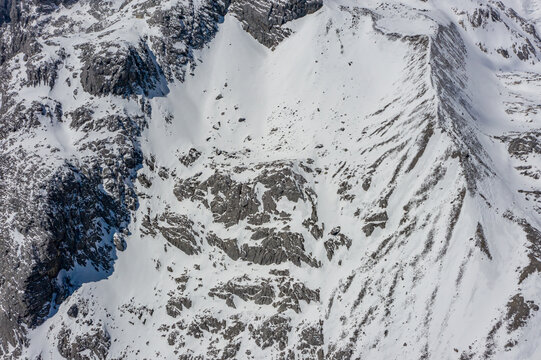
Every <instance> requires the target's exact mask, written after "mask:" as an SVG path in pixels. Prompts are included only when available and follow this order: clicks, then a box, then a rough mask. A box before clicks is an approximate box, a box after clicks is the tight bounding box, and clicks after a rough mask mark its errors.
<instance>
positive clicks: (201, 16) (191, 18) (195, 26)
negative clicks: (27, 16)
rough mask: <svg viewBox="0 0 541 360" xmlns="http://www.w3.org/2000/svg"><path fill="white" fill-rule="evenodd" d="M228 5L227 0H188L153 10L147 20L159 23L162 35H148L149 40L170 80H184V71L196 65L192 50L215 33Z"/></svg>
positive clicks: (204, 42)
mask: <svg viewBox="0 0 541 360" xmlns="http://www.w3.org/2000/svg"><path fill="white" fill-rule="evenodd" d="M228 6H229V0H209V1H205V2H203V4H202V6H195V5H194V3H193V2H192V1H190V2H188V3H187V4H186V5H182V4H177V5H174V6H173V8H172V9H167V10H161V9H158V10H156V11H154V13H153V14H152V17H151V18H150V19H149V24H151V25H156V26H158V27H159V29H160V31H161V33H162V36H159V37H158V36H151V37H150V42H151V43H152V47H153V49H155V53H156V57H157V58H158V61H159V63H160V64H161V66H162V68H163V70H164V72H165V76H166V77H167V79H168V80H169V81H171V80H173V79H175V78H176V79H178V80H180V81H184V79H185V76H186V71H187V70H193V69H194V68H195V66H196V62H195V59H194V57H193V51H194V50H197V49H201V48H203V46H204V45H205V44H207V43H208V42H209V41H210V40H211V39H212V38H213V37H214V35H215V34H216V32H217V31H218V24H219V23H220V22H222V21H223V17H224V16H225V14H226V12H227V8H228ZM178 44H181V46H177V45H178Z"/></svg>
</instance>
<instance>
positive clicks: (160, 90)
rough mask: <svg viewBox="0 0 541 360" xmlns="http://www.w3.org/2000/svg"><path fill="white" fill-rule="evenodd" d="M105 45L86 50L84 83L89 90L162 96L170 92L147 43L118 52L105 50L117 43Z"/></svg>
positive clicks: (105, 93) (84, 49)
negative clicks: (98, 48)
mask: <svg viewBox="0 0 541 360" xmlns="http://www.w3.org/2000/svg"><path fill="white" fill-rule="evenodd" d="M101 46H102V48H101V50H97V49H94V48H93V47H92V46H85V47H84V48H83V49H82V55H81V60H82V61H83V68H82V71H81V84H82V86H83V89H84V90H85V91H87V92H89V93H90V94H93V95H102V96H103V95H109V94H112V95H119V96H130V95H135V94H138V95H139V94H144V95H146V96H149V95H152V96H154V95H156V96H162V95H164V94H166V93H167V86H166V85H165V80H164V79H162V77H163V73H162V70H161V68H160V67H159V65H158V64H157V63H156V62H155V60H154V56H153V54H152V52H151V50H150V49H149V48H148V46H147V45H146V44H145V43H144V42H141V43H140V44H139V47H138V48H135V47H131V46H130V47H128V48H127V49H118V51H117V52H116V53H115V54H114V55H113V54H112V53H108V52H107V51H104V48H107V47H109V46H114V44H108V43H105V44H101Z"/></svg>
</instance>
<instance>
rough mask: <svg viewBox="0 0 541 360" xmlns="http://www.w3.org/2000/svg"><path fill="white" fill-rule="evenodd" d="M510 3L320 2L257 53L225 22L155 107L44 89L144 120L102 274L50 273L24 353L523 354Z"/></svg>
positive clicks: (536, 212) (528, 296) (527, 309)
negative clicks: (65, 287)
mask: <svg viewBox="0 0 541 360" xmlns="http://www.w3.org/2000/svg"><path fill="white" fill-rule="evenodd" d="M506 5H507V6H514V7H517V11H519V12H520V14H522V16H524V17H525V18H522V17H517V16H515V15H513V13H511V12H509V8H507V7H506V6H504V5H503V4H501V3H500V4H498V3H496V2H491V1H489V2H477V1H475V2H474V1H460V2H456V1H452V2H451V1H449V2H446V1H443V2H437V3H435V2H430V1H429V2H424V1H421V2H419V1H396V2H395V1H389V2H379V1H375V0H373V1H365V2H362V3H359V2H357V1H353V0H336V1H324V2H323V7H322V8H321V9H320V10H318V11H317V12H315V13H313V14H310V15H307V16H305V17H302V18H300V19H297V20H294V21H292V22H288V23H287V24H286V25H285V26H287V27H288V28H290V29H291V34H290V35H289V37H287V38H286V39H285V40H283V41H282V42H281V43H280V44H279V45H277V46H276V47H275V48H274V49H269V48H266V47H264V46H263V45H261V44H260V43H258V42H257V41H256V40H255V39H254V38H252V37H251V36H250V35H249V34H248V33H247V32H246V31H245V29H244V27H243V24H242V23H241V22H239V21H238V19H237V18H236V17H235V16H233V15H232V14H228V15H226V16H225V17H224V21H223V23H220V24H219V26H218V32H217V33H216V35H215V36H214V38H213V39H212V40H211V41H210V42H209V43H208V45H206V46H204V47H203V48H201V49H194V50H193V52H192V53H191V54H192V55H193V58H194V59H196V60H195V61H194V62H195V63H196V64H197V65H196V66H195V67H193V68H191V69H190V71H189V72H187V73H186V77H185V79H183V80H184V81H180V80H179V79H173V80H171V79H168V80H167V85H166V89H163V88H162V90H161V91H158V92H157V93H156V94H157V95H156V96H148V95H147V96H145V95H144V94H141V93H139V94H136V95H135V96H130V97H120V96H113V95H107V96H105V97H100V96H97V97H95V98H93V97H90V96H89V95H87V94H86V93H85V90H84V89H83V88H82V87H81V86H80V85H79V84H77V85H75V86H76V87H78V89H79V93H80V94H83V95H79V96H75V100H71V99H69V100H68V98H71V96H68V95H67V93H65V88H63V87H61V86H57V85H55V86H54V87H53V88H52V90H51V91H50V92H48V94H47V96H50V97H52V98H56V99H60V100H59V101H63V102H64V107H65V109H70V108H73V109H76V108H77V107H79V106H80V104H81V103H86V102H92V101H95V102H96V105H95V107H94V111H95V113H103V114H105V113H115V112H122V113H124V114H129V115H130V116H131V117H133V118H135V117H136V116H144V117H145V119H146V120H147V122H146V124H145V125H144V126H142V127H141V128H142V130H141V133H140V135H138V137H137V142H138V146H140V150H141V153H142V154H143V156H144V159H143V161H142V168H140V169H138V171H137V178H138V181H137V182H136V183H135V184H134V187H135V191H136V194H137V198H138V206H137V209H136V210H133V211H132V212H131V218H130V222H129V224H127V231H125V233H127V234H129V235H127V236H126V237H125V241H126V245H127V246H126V249H125V250H123V251H118V252H117V253H116V256H117V258H116V260H115V261H114V270H113V271H112V272H111V273H110V274H109V273H107V274H102V275H101V276H100V279H99V281H93V282H92V280H94V279H93V278H84V274H86V273H87V272H86V271H85V269H84V267H82V266H78V267H75V268H74V269H72V270H71V273H70V272H69V271H67V272H62V274H61V275H63V276H67V277H68V278H69V279H70V282H72V283H73V284H74V285H76V286H74V287H73V293H71V295H70V296H69V297H68V298H67V299H66V300H65V301H64V302H63V303H62V304H60V305H59V307H58V309H56V308H55V309H53V310H54V311H52V312H51V316H49V317H48V318H47V320H45V322H44V323H43V324H41V325H39V326H37V327H35V328H31V329H28V346H26V347H24V349H23V353H22V355H21V358H24V357H25V356H26V357H28V358H38V356H41V359H60V358H63V357H65V358H90V359H94V358H96V359H102V358H103V359H105V358H107V359H116V358H127V359H172V358H181V359H199V358H200V359H207V358H209V359H215V358H216V359H220V358H221V359H226V358H235V359H267V358H276V359H286V358H287V359H293V358H299V359H316V358H318V359H357V358H369V359H395V358H406V359H419V358H421V359H489V358H490V359H538V358H540V357H541V347H540V346H539V345H538V339H539V324H540V322H541V318H540V315H539V314H540V312H539V311H538V310H539V304H540V303H541V287H540V286H539V271H540V270H541V232H540V230H538V229H541V218H540V214H541V210H540V209H541V207H540V204H539V194H540V192H539V191H541V189H539V176H540V174H541V173H540V171H541V169H540V167H541V162H540V158H539V156H540V154H541V150H540V146H539V142H538V141H539V138H540V136H541V135H540V134H541V133H540V132H539V127H540V124H541V115H540V114H541V113H540V109H541V105H540V100H539V99H540V97H539V94H541V75H540V74H541V65H540V60H541V46H540V44H541V41H540V40H539V38H538V37H537V34H536V33H535V32H533V33H531V32H528V31H526V30H528V29H531V28H528V27H526V25H525V24H528V21H529V20H528V19H529V18H531V19H532V21H534V22H535V21H537V18H536V15H535V14H536V11H537V9H536V8H535V3H533V2H531V3H528V2H526V1H524V2H521V4H520V5H521V6H522V9H520V10H519V9H518V4H509V3H506ZM77 6H84V5H74V7H72V8H71V10H70V9H61V10H59V11H60V12H59V14H61V13H62V12H61V11H66V13H68V14H69V11H75V10H76V9H77ZM479 9H481V10H479ZM491 9H492V10H491ZM111 11H112V13H113V14H115V11H116V10H115V8H114V7H112V8H111ZM494 14H498V16H495V15H494ZM53 16H59V15H53ZM111 16H112V18H114V16H117V15H111ZM113 23H114V21H113ZM128 25H129V26H128ZM147 26H148V25H147V23H146V22H145V21H142V20H140V21H139V20H134V21H133V23H132V22H128V21H124V20H121V21H119V22H117V23H116V25H114V28H112V29H113V31H112V32H110V33H107V36H110V37H111V38H114V36H119V37H120V38H122V39H124V41H126V43H128V44H129V43H137V42H138V41H139V37H140V36H141V34H146V33H147V32H148V33H149V35H151V34H150V33H151V32H154V35H155V36H160V34H159V33H157V32H156V31H157V30H156V29H152V28H147ZM116 27H118V29H123V30H117V28H116ZM115 31H116V32H115ZM76 39H77V41H81V42H83V41H82V40H80V39H81V38H78V37H77V36H74V37H73V39H71V40H62V41H65V43H64V46H65V47H66V48H68V46H73V45H68V44H73V42H72V41H75V40H76ZM68 42H69V43H68ZM524 44H526V45H524ZM528 44H529V45H528ZM524 46H526V47H524ZM532 49H533V51H532ZM70 61H76V60H70ZM71 66H73V67H74V68H78V66H80V65H77V64H72V65H71ZM62 71H64V70H62ZM60 74H61V75H60V77H63V76H64V75H62V72H60ZM75 83H77V81H75ZM43 91H45V90H43ZM71 91H72V90H71V89H70V93H71ZM21 94H22V95H21V96H22V97H23V98H32V97H38V96H44V95H38V94H35V93H32V94H29V93H21ZM160 94H161V95H160ZM140 99H144V101H140ZM95 116H96V117H98V115H95ZM58 126H59V127H61V126H62V125H58ZM48 134H55V135H56V137H55V139H58V143H60V144H62V147H61V149H62V151H65V152H66V154H65V155H64V156H66V157H78V156H80V155H79V154H80V152H79V151H78V150H77V149H76V147H74V145H73V144H74V143H75V141H74V140H73V139H74V137H76V136H77V135H76V132H75V133H73V130H70V128H68V127H67V126H66V128H63V129H56V130H54V131H53V130H50V129H47V130H46V133H45V135H44V136H48ZM101 135H102V136H107V135H108V134H107V133H102V134H101ZM90 136H99V134H92V133H91V135H90ZM50 141H52V140H50ZM17 241H19V242H20V241H21V239H20V238H19V237H18V240H17ZM119 250H120V249H119ZM66 274H67V275H66ZM59 277H60V275H59ZM59 281H61V280H59Z"/></svg>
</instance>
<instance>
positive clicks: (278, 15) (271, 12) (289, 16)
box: [229, 0, 323, 48]
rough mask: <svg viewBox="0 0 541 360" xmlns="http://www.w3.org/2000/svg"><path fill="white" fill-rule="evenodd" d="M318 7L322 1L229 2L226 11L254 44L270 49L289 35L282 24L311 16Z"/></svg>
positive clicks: (242, 0)
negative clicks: (239, 24) (237, 20)
mask: <svg viewBox="0 0 541 360" xmlns="http://www.w3.org/2000/svg"><path fill="white" fill-rule="evenodd" d="M322 6H323V1H322V0H285V1H280V2H277V3H274V2H271V1H264V0H259V1H249V0H248V1H246V0H233V1H231V6H230V9H229V11H230V12H231V13H232V14H233V15H234V16H235V17H236V18H237V19H239V20H240V21H241V22H242V24H243V28H244V30H246V31H247V32H248V33H249V34H250V35H252V36H253V37H254V38H255V39H256V40H257V41H259V42H260V43H261V44H263V45H265V46H266V47H268V48H273V47H275V46H276V45H278V44H279V43H280V42H281V41H282V40H283V39H285V38H286V37H288V36H289V34H290V31H289V30H287V29H285V28H283V27H282V25H284V24H285V23H287V22H289V21H292V20H296V19H299V18H301V17H303V16H306V15H308V14H312V13H314V12H316V11H317V10H319V9H320V8H321V7H322Z"/></svg>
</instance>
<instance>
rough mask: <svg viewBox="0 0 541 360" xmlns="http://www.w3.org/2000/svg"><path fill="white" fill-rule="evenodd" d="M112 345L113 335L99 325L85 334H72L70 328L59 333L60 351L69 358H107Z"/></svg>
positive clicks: (83, 359)
mask: <svg viewBox="0 0 541 360" xmlns="http://www.w3.org/2000/svg"><path fill="white" fill-rule="evenodd" d="M110 347H111V337H110V336H109V334H108V333H107V331H106V330H104V329H101V328H99V327H96V328H93V329H92V331H91V332H89V333H88V334H86V335H84V336H81V335H77V336H72V334H71V330H70V329H62V330H61V331H60V334H59V342H58V352H59V353H60V355H62V356H63V357H64V358H65V359H68V360H85V359H99V360H105V359H107V353H108V351H109V348H110Z"/></svg>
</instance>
